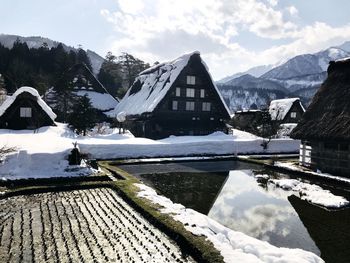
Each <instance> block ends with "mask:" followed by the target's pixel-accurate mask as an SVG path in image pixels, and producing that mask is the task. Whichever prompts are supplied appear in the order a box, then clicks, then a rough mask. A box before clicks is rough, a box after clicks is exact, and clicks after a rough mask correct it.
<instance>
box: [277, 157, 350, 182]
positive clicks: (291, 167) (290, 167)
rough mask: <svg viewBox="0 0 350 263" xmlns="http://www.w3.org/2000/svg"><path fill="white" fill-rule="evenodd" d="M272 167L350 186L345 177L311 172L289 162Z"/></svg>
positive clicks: (349, 179) (278, 163)
mask: <svg viewBox="0 0 350 263" xmlns="http://www.w3.org/2000/svg"><path fill="white" fill-rule="evenodd" d="M274 165H275V166H278V167H282V168H285V169H287V170H291V171H298V172H303V173H305V174H309V175H315V176H319V177H323V178H327V179H331V180H334V181H338V182H343V183H346V184H350V178H345V177H341V176H335V175H331V174H328V173H322V172H321V171H317V172H313V171H311V170H306V168H305V167H302V166H300V165H296V164H294V163H291V162H275V164H274Z"/></svg>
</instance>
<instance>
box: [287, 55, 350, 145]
mask: <svg viewBox="0 0 350 263" xmlns="http://www.w3.org/2000/svg"><path fill="white" fill-rule="evenodd" d="M327 71H328V77H327V79H326V80H325V82H324V83H323V84H322V86H321V87H320V89H319V90H318V92H317V93H316V95H315V96H314V98H313V100H312V102H311V104H310V106H309V108H308V109H307V110H306V112H305V114H304V115H303V117H302V120H301V121H300V123H299V124H298V126H297V127H296V128H295V129H294V130H293V132H292V134H291V136H292V137H293V138H297V139H306V140H310V139H316V140H317V139H321V140H350V58H348V59H345V60H341V61H336V62H334V61H332V62H330V64H329V67H328V70H327Z"/></svg>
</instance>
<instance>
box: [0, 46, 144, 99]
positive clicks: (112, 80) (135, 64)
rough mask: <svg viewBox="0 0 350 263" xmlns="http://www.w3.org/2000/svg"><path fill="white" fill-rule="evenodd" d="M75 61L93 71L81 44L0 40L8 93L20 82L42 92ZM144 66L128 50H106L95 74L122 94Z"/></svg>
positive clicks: (0, 71) (0, 70)
mask: <svg viewBox="0 0 350 263" xmlns="http://www.w3.org/2000/svg"><path fill="white" fill-rule="evenodd" d="M77 63H84V64H86V66H87V67H88V68H89V69H90V70H91V71H93V70H92V66H91V61H90V59H89V56H88V55H87V53H86V51H85V50H84V49H82V48H79V49H73V48H72V49H67V48H65V45H64V44H62V43H59V44H58V45H56V46H52V47H49V45H48V44H47V43H45V42H44V43H43V44H42V45H41V46H40V47H37V46H35V47H32V48H30V47H28V45H27V43H26V42H21V41H20V40H19V39H17V40H16V41H15V42H14V43H13V45H12V47H8V46H5V45H3V44H1V43H0V76H1V77H0V78H2V81H3V84H2V85H3V86H4V87H5V89H6V90H7V92H8V93H9V94H11V93H13V92H14V91H15V90H17V89H18V88H19V87H21V86H32V87H35V88H36V89H37V90H38V91H39V93H40V94H44V93H45V92H46V91H47V90H48V89H49V88H50V87H55V86H57V85H58V84H59V83H62V78H64V76H65V73H66V72H67V71H68V70H69V69H70V68H71V67H72V66H74V65H75V64H77ZM147 67H149V64H146V63H144V62H143V61H142V60H140V59H137V58H135V57H134V56H132V55H130V54H128V53H123V54H121V55H120V56H114V55H113V54H112V53H111V52H108V54H107V55H106V59H105V60H104V62H103V63H102V65H101V68H100V71H99V73H98V74H97V78H98V80H99V81H100V82H101V83H102V84H103V85H104V86H105V87H106V89H107V90H108V91H109V92H110V93H111V95H113V96H118V97H122V96H123V95H124V93H125V91H126V89H127V88H128V87H129V86H131V84H132V82H133V80H134V78H135V76H136V75H137V74H138V73H139V72H140V71H142V70H144V69H146V68H147ZM69 81H70V80H66V81H64V82H69ZM67 88H68V87H67Z"/></svg>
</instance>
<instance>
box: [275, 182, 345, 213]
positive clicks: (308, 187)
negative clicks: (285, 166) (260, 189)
mask: <svg viewBox="0 0 350 263" xmlns="http://www.w3.org/2000/svg"><path fill="white" fill-rule="evenodd" d="M269 182H271V183H273V184H275V185H276V186H278V187H281V188H283V189H286V190H291V191H294V192H298V193H299V194H300V198H301V199H303V200H307V201H308V202H310V203H312V204H316V205H320V206H323V207H327V208H340V207H344V206H348V205H349V204H350V203H349V201H348V200H346V199H345V198H344V197H342V196H337V195H334V194H332V193H331V192H330V191H328V190H325V189H323V188H322V187H320V186H318V185H314V184H308V183H303V182H300V181H298V180H295V179H270V180H269Z"/></svg>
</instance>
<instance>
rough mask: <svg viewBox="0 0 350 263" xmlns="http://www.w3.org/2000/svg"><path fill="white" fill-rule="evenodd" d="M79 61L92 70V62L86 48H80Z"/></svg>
mask: <svg viewBox="0 0 350 263" xmlns="http://www.w3.org/2000/svg"><path fill="white" fill-rule="evenodd" d="M76 62H77V63H83V64H85V65H86V66H87V67H88V68H89V69H90V70H92V66H91V62H90V59H89V57H88V56H87V54H86V52H85V50H84V49H82V48H79V49H78V53H77V61H76Z"/></svg>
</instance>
